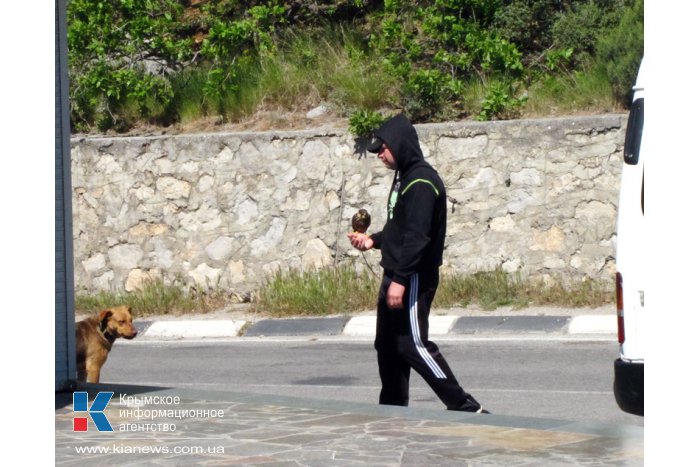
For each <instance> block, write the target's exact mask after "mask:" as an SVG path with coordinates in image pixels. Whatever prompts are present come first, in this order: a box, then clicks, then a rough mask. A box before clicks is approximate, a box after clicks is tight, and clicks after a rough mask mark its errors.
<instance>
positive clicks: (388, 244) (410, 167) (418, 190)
mask: <svg viewBox="0 0 700 467" xmlns="http://www.w3.org/2000/svg"><path fill="white" fill-rule="evenodd" d="M374 134H375V136H376V137H377V138H379V139H380V140H381V141H382V142H384V144H386V145H387V147H388V148H389V149H390V150H391V152H392V154H393V155H394V158H395V159H396V163H397V171H396V173H395V175H394V183H393V186H392V190H391V193H390V194H389V201H388V203H387V221H386V224H385V225H384V228H383V229H382V231H381V232H377V233H375V234H373V235H371V238H372V240H374V248H379V249H381V251H382V260H381V265H382V267H383V268H384V269H385V271H387V272H388V273H389V274H391V275H392V277H393V281H394V282H397V283H399V284H401V285H404V286H406V285H408V283H409V278H410V276H411V274H414V273H417V272H421V271H437V269H438V268H439V267H440V265H441V264H442V250H443V248H444V246H445V232H446V228H447V227H446V226H447V196H446V194H445V186H444V184H443V182H442V180H441V179H440V176H439V175H438V173H437V171H435V169H433V167H432V166H431V165H430V164H428V163H427V162H426V161H425V159H424V158H423V152H422V151H421V149H420V144H419V142H418V134H417V133H416V129H415V128H414V127H413V125H411V123H410V122H409V121H408V119H407V118H406V117H405V116H404V115H397V116H395V117H393V118H391V119H389V120H387V121H386V122H385V123H384V124H382V125H381V126H380V127H379V128H378V129H377V130H375V132H374Z"/></svg>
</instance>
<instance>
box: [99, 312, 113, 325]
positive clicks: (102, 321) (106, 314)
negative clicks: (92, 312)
mask: <svg viewBox="0 0 700 467" xmlns="http://www.w3.org/2000/svg"><path fill="white" fill-rule="evenodd" d="M97 316H99V318H100V324H101V325H102V326H106V325H107V321H108V320H109V318H111V317H112V310H102V311H100V313H99V314H98V315H97Z"/></svg>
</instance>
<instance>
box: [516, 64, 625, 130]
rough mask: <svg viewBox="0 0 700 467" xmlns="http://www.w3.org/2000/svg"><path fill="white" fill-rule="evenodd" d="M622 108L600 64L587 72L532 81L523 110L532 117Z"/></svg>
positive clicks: (619, 109)
mask: <svg viewBox="0 0 700 467" xmlns="http://www.w3.org/2000/svg"><path fill="white" fill-rule="evenodd" d="M612 111H620V112H621V111H622V108H621V107H620V106H619V104H617V103H616V102H615V99H614V96H613V88H612V85H611V84H610V81H609V79H608V77H607V75H606V74H605V71H604V70H603V69H602V68H601V67H595V66H594V67H592V68H591V69H590V70H588V71H586V72H574V73H567V74H563V75H556V76H547V77H545V78H543V79H542V80H540V81H537V82H535V83H532V84H531V85H530V87H529V89H528V100H527V103H526V104H525V106H524V108H523V112H524V114H526V115H529V116H533V117H534V116H547V115H550V114H555V115H572V114H576V113H579V112H612Z"/></svg>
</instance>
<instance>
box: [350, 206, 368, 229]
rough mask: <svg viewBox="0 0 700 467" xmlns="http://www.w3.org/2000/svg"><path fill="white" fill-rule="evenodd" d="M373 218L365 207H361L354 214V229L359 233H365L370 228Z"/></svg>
mask: <svg viewBox="0 0 700 467" xmlns="http://www.w3.org/2000/svg"><path fill="white" fill-rule="evenodd" d="M371 222H372V218H371V217H370V215H369V213H368V212H367V210H365V209H360V210H359V211H357V212H356V213H355V215H354V216H352V230H354V231H355V232H358V233H365V232H367V229H368V228H369V224H370V223H371Z"/></svg>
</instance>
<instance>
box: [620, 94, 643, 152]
mask: <svg viewBox="0 0 700 467" xmlns="http://www.w3.org/2000/svg"><path fill="white" fill-rule="evenodd" d="M643 129H644V98H643V97H641V98H639V99H637V100H635V101H634V102H633V103H632V109H631V110H630V116H629V119H628V120H627V133H626V134H625V163H626V164H630V165H637V162H639V146H640V143H641V141H642V130H643Z"/></svg>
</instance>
